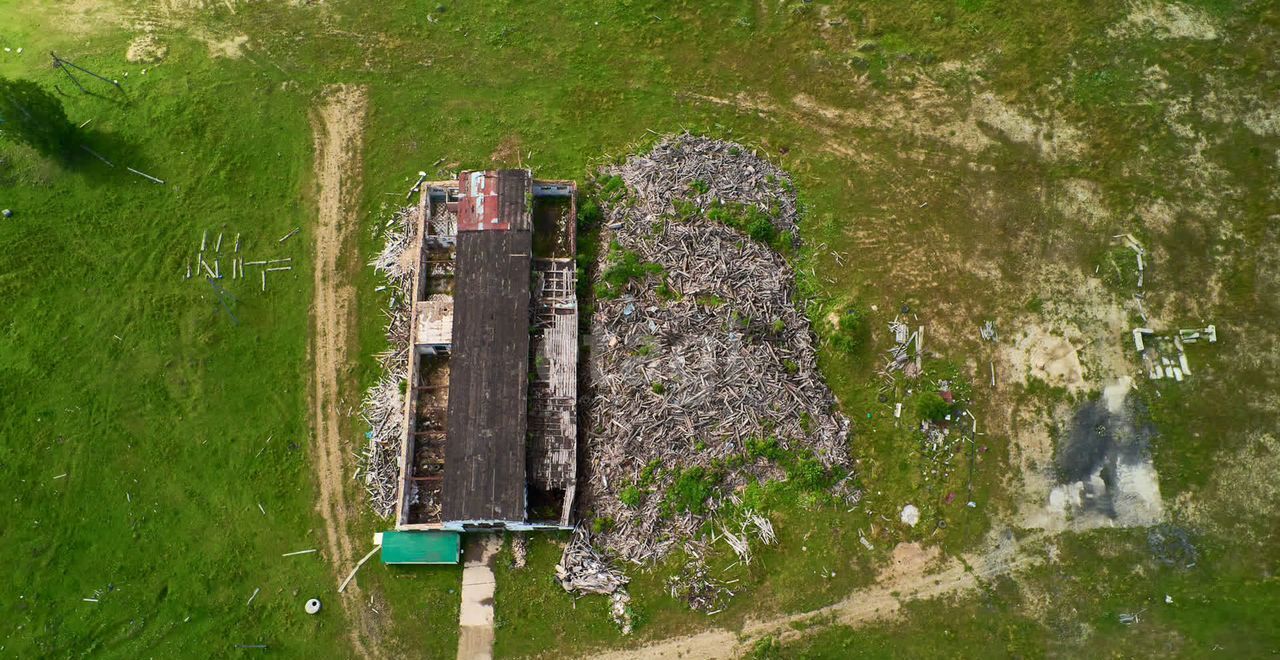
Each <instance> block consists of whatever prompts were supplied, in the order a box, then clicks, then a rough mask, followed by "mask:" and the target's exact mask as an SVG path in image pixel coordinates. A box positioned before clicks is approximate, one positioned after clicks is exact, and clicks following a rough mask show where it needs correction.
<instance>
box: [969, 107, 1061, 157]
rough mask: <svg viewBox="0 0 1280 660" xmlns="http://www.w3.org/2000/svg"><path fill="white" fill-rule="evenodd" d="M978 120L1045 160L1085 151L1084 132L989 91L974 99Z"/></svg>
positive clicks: (975, 114) (974, 111) (975, 113)
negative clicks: (1019, 107) (1034, 113)
mask: <svg viewBox="0 0 1280 660" xmlns="http://www.w3.org/2000/svg"><path fill="white" fill-rule="evenodd" d="M973 113H974V116H975V117H976V118H977V120H978V122H979V123H980V124H982V125H985V126H989V127H990V128H992V129H994V130H995V131H996V132H997V133H999V134H1001V135H1002V136H1003V137H1004V138H1005V139H1007V140H1009V141H1011V142H1016V143H1018V144H1022V145H1025V146H1028V147H1032V148H1033V149H1035V150H1036V152H1037V153H1039V154H1040V156H1041V157H1043V158H1045V159H1046V160H1050V161H1055V160H1062V159H1069V158H1074V157H1078V156H1079V155H1080V154H1081V153H1082V152H1083V151H1084V134H1083V133H1082V132H1081V131H1080V130H1079V129H1077V128H1075V127H1074V126H1071V125H1069V124H1067V123H1066V122H1065V121H1062V120H1060V119H1053V118H1048V119H1042V118H1038V117H1034V116H1031V115H1029V114H1027V113H1025V112H1023V111H1022V110H1020V109H1018V108H1016V107H1014V106H1013V105H1011V104H1009V103H1007V102H1005V101H1003V100H1002V99H1000V98H999V97H997V96H996V95H995V94H992V93H990V92H988V93H985V94H980V95H978V97H977V98H975V99H974V100H973Z"/></svg>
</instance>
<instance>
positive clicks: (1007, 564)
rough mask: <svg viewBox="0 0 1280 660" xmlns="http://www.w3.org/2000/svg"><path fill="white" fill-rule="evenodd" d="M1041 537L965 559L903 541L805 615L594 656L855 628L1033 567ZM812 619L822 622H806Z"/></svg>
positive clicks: (721, 650)
mask: <svg viewBox="0 0 1280 660" xmlns="http://www.w3.org/2000/svg"><path fill="white" fill-rule="evenodd" d="M1038 539H1039V537H1038V536H1034V535H1033V536H1029V537H1027V538H1026V539H1024V540H1023V541H1021V542H1019V541H1018V540H1017V539H1016V538H1015V537H1014V535H1013V534H1012V532H1010V531H1009V530H1001V531H998V532H993V533H992V534H991V536H990V537H988V540H987V542H986V543H985V544H984V548H983V550H982V551H981V552H979V553H975V554H972V555H965V556H964V561H961V560H960V559H956V558H950V559H946V560H941V559H940V555H939V550H938V549H937V548H936V547H933V548H923V547H921V546H920V545H918V544H914V543H910V544H908V543H903V544H899V545H898V546H897V547H895V548H894V551H893V560H892V561H891V562H890V564H889V565H888V566H887V567H886V568H885V571H884V572H883V573H882V574H881V575H880V576H879V577H878V578H877V580H876V583H875V584H874V585H873V586H870V587H866V588H863V589H858V590H856V591H854V592H853V593H851V594H849V595H848V596H847V597H846V598H845V599H844V600H841V601H840V602H838V603H835V604H833V605H829V606H827V607H823V608H820V609H817V610H813V611H811V612H805V613H802V614H794V615H786V616H779V617H775V618H770V619H763V620H752V621H748V622H747V623H746V625H745V626H744V627H743V630H742V632H741V634H737V633H734V632H732V631H729V630H724V629H714V630H709V631H706V632H703V633H699V634H695V635H688V636H685V637H675V638H671V639H667V640H662V641H659V642H655V643H653V644H649V645H647V646H643V647H640V648H637V649H629V650H625V651H615V652H612V653H602V654H595V655H593V656H592V657H595V658H603V659H608V660H621V659H623V658H681V659H683V660H693V659H699V658H738V657H743V656H744V655H746V654H747V653H748V652H749V650H750V649H751V645H752V644H753V643H754V642H755V641H756V640H758V639H760V638H762V637H765V636H771V637H774V638H775V639H778V640H780V641H782V642H788V641H793V640H795V639H799V638H802V637H804V636H806V635H808V634H810V633H811V632H813V631H814V630H820V629H823V628H824V627H825V626H827V625H844V626H850V627H854V628H856V627H859V626H862V625H866V624H868V623H872V622H875V621H882V620H885V619H888V618H891V617H893V616H894V615H896V614H897V613H898V611H899V610H900V609H901V607H902V603H904V602H907V601H911V600H927V599H933V598H940V597H944V596H949V595H954V594H960V593H964V592H967V591H970V590H972V589H974V588H976V587H977V586H978V585H979V584H980V583H982V582H987V581H990V580H991V579H993V578H995V577H998V576H1000V575H1007V574H1011V573H1016V572H1017V571H1019V570H1021V569H1023V568H1028V567H1031V566H1033V565H1035V564H1037V563H1039V562H1040V561H1041V560H1042V559H1041V558H1040V557H1039V556H1036V555H1033V554H1032V553H1029V552H1027V551H1025V549H1024V546H1025V545H1026V544H1028V543H1031V542H1033V541H1036V540H1038ZM929 569H933V570H929ZM812 623H821V624H823V625H817V626H811V627H809V626H805V625H803V624H812ZM797 628H800V629H797Z"/></svg>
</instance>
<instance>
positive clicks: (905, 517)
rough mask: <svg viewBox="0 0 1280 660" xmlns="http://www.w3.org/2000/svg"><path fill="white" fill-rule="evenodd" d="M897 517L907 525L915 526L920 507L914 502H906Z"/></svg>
mask: <svg viewBox="0 0 1280 660" xmlns="http://www.w3.org/2000/svg"><path fill="white" fill-rule="evenodd" d="M898 518H899V519H900V520H902V522H903V524H905V525H907V526H908V527H915V526H916V523H919V522H920V509H919V508H917V507H916V505H914V504H908V505H906V506H904V507H902V514H901V515H899V516H898Z"/></svg>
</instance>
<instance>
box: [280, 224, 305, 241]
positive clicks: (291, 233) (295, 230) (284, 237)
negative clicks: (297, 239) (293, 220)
mask: <svg viewBox="0 0 1280 660" xmlns="http://www.w3.org/2000/svg"><path fill="white" fill-rule="evenodd" d="M300 229H302V228H301V227H294V228H293V231H291V232H289V233H287V234H285V235H284V236H281V237H280V240H278V241H276V242H277V243H283V242H285V241H287V240H289V237H290V236H293V235H294V234H296V233H298V230H300Z"/></svg>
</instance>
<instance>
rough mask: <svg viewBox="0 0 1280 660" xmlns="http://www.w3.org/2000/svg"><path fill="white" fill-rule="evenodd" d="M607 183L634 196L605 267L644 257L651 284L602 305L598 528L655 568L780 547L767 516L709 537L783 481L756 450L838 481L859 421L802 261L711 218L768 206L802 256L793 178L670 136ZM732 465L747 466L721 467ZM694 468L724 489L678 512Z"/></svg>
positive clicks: (640, 282) (610, 542)
mask: <svg viewBox="0 0 1280 660" xmlns="http://www.w3.org/2000/svg"><path fill="white" fill-rule="evenodd" d="M605 173H606V174H608V175H612V176H618V177H621V179H622V181H623V182H625V184H626V187H627V189H628V192H629V193H630V194H628V195H627V196H625V197H624V198H622V199H619V200H613V201H609V200H606V201H605V203H604V205H603V206H604V211H605V223H606V228H605V230H604V232H603V237H602V241H601V244H602V245H603V246H610V250H609V254H607V255H605V256H602V260H601V263H600V264H599V267H600V271H601V272H602V273H605V272H607V271H608V270H609V268H610V267H613V266H616V264H617V263H619V262H620V261H623V260H627V259H630V260H632V262H633V264H635V263H638V264H645V265H646V266H645V270H646V271H647V272H648V275H646V276H644V277H639V278H635V279H632V280H631V281H630V282H629V283H627V284H626V285H625V287H623V288H622V290H621V291H618V292H617V293H618V294H620V295H617V296H616V297H613V298H610V297H607V296H604V297H599V299H598V300H597V302H596V305H597V306H596V309H595V313H594V315H593V317H592V335H593V337H594V346H593V348H592V350H591V353H590V356H591V357H590V359H591V363H590V366H591V374H592V389H591V392H590V394H589V397H590V398H589V402H590V405H589V406H588V407H587V409H586V411H585V415H586V419H585V424H584V428H585V429H586V433H585V444H586V453H587V465H588V469H587V474H586V476H585V479H584V482H583V483H582V485H581V486H580V487H581V488H582V489H583V491H585V495H586V497H585V499H586V501H587V502H589V503H590V505H591V507H592V508H593V510H594V513H595V516H596V517H597V518H598V519H607V520H609V521H611V524H610V526H608V527H607V528H606V529H604V530H603V531H602V532H601V533H599V534H597V535H596V537H595V542H596V543H597V544H598V545H599V546H600V547H601V548H603V549H604V550H606V551H607V552H608V553H609V554H610V555H611V556H613V557H616V558H618V559H621V560H625V561H628V562H632V563H636V564H644V563H648V562H654V561H656V560H658V559H661V558H662V557H664V556H665V555H666V554H667V553H669V552H670V551H671V550H672V549H675V548H677V547H683V548H684V549H686V550H690V551H691V552H690V553H689V554H690V556H694V557H698V556H702V553H701V552H699V550H700V549H705V547H706V546H707V544H709V543H714V542H715V541H716V540H717V539H720V538H723V539H725V540H726V541H729V539H730V538H736V539H738V541H739V542H740V543H745V542H746V541H747V537H748V536H749V537H750V538H752V539H763V538H765V537H766V536H767V537H768V538H770V539H772V538H773V534H772V526H771V525H767V519H766V521H765V522H766V525H765V526H757V525H747V526H744V527H742V528H741V529H737V528H735V527H733V526H734V525H737V522H727V521H721V522H723V523H724V524H725V528H724V529H725V530H726V531H727V530H732V534H733V536H732V537H729V536H722V535H719V534H713V535H711V538H707V537H703V536H701V535H700V534H699V530H700V528H702V526H703V523H704V522H705V521H706V520H707V519H709V518H712V517H718V514H719V513H720V512H721V511H723V510H725V509H726V508H729V509H732V508H736V507H739V506H740V504H741V503H740V502H739V501H737V498H736V497H734V496H733V495H728V493H733V492H734V490H735V489H737V488H740V487H742V486H744V485H746V484H747V483H749V482H753V481H757V480H765V479H779V478H782V477H783V475H784V472H783V471H782V470H781V468H779V467H778V465H776V464H775V463H774V462H772V461H770V460H767V459H765V458H761V457H757V456H754V455H752V454H751V452H750V451H749V442H752V441H760V440H762V439H764V438H766V437H769V438H774V439H776V440H774V441H775V442H776V443H777V446H778V448H779V449H780V450H781V451H788V452H795V453H797V454H803V455H806V456H812V458H813V460H816V461H818V462H819V463H820V464H821V466H822V467H823V468H824V469H826V470H828V471H829V472H830V473H832V474H834V475H835V476H837V477H844V476H846V475H847V474H849V473H850V472H851V469H850V459H849V452H848V438H847V436H848V428H849V421H848V420H847V419H846V418H845V417H844V416H843V415H841V414H839V413H838V412H836V410H835V399H834V397H833V396H832V394H831V391H830V390H829V389H828V388H827V386H826V384H825V382H824V381H823V380H822V377H821V375H820V374H819V373H818V369H817V362H816V354H815V347H814V341H815V340H814V336H813V334H812V331H811V329H810V325H809V319H808V318H807V317H806V316H805V314H804V313H803V311H802V310H801V309H800V308H799V307H798V305H797V302H796V300H795V276H794V273H793V271H792V269H791V267H790V265H788V263H787V261H786V260H785V259H784V258H783V257H782V256H781V255H780V254H778V253H777V252H775V251H774V250H773V249H771V248H770V247H769V246H768V245H765V244H763V243H760V242H758V241H756V240H753V239H752V238H750V237H748V236H747V235H745V234H744V233H742V232H740V231H739V230H737V229H733V228H730V227H729V226H726V225H725V224H722V223H720V222H718V221H716V220H712V219H708V218H707V217H706V214H707V212H708V211H710V210H712V209H717V208H727V207H725V206H722V204H727V205H730V207H731V208H734V209H738V210H743V209H748V208H750V209H755V211H752V213H754V214H755V217H756V218H759V217H765V218H767V222H770V223H772V225H773V227H774V229H773V232H775V233H776V235H777V236H779V237H780V239H779V240H782V241H788V242H791V243H792V244H794V241H796V240H797V238H796V221H797V213H796V201H795V194H794V192H793V190H792V186H791V182H790V177H789V176H788V175H787V174H786V173H785V172H783V171H781V170H779V169H778V168H776V167H774V166H773V165H771V164H770V163H768V162H766V161H764V160H762V159H760V158H759V157H757V156H756V155H755V154H754V153H753V152H752V151H751V150H750V149H748V148H746V147H743V146H740V145H736V144H733V143H729V142H721V141H716V140H710V139H707V138H702V137H693V136H689V135H680V136H674V137H669V138H667V139H664V140H663V141H662V142H661V143H659V144H658V145H657V146H656V147H654V148H653V150H652V151H651V152H649V153H648V154H645V155H639V156H633V157H631V158H630V159H629V160H627V161H626V162H625V163H623V164H622V165H620V166H618V167H616V168H613V169H611V170H607V171H606V172H605ZM739 205H740V206H739ZM677 208H679V209H680V210H679V211H677ZM691 210H695V211H694V212H691ZM677 215H680V216H683V217H679V218H677V217H676V216H677ZM648 265H653V266H648ZM659 270H660V271H661V272H660V273H658V272H657V271H659ZM730 461H732V462H733V465H734V466H735V467H734V468H733V469H732V470H724V469H720V468H721V467H722V466H723V465H724V464H725V463H726V462H730ZM739 463H741V465H740V466H739ZM691 470H692V471H693V473H696V474H698V475H699V476H701V477H703V478H704V479H711V480H713V481H714V482H715V484H714V487H713V488H712V489H711V494H710V496H709V497H708V499H707V500H706V502H705V503H704V506H701V507H697V510H696V511H691V510H679V509H678V508H677V507H673V506H671V503H670V502H669V501H667V499H666V497H667V493H668V491H669V490H670V489H671V487H672V484H673V483H675V482H676V480H677V478H678V477H679V476H680V475H681V474H684V475H685V476H688V475H689V474H690V471H691ZM843 483H849V484H851V483H852V480H847V479H846V480H844V481H842V484H843ZM843 487H845V488H851V486H843ZM624 491H625V492H626V493H627V500H628V501H626V502H624V501H623V499H622V495H623V493H624ZM854 496H855V497H856V495H854ZM766 530H767V531H766ZM729 543H730V544H732V543H733V542H732V541H729ZM739 554H741V553H739ZM695 591H697V590H696V589H695ZM688 600H689V601H690V602H691V604H693V601H694V600H695V599H688ZM696 600H699V601H701V602H705V603H708V604H712V603H717V602H719V599H718V598H715V597H708V598H702V597H701V596H699V597H698V598H697V599H696ZM695 606H696V605H695ZM702 609H705V608H702Z"/></svg>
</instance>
